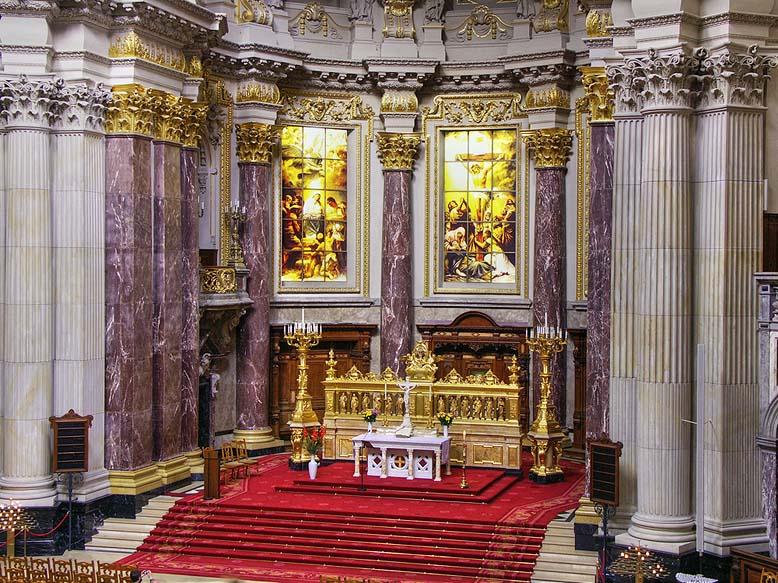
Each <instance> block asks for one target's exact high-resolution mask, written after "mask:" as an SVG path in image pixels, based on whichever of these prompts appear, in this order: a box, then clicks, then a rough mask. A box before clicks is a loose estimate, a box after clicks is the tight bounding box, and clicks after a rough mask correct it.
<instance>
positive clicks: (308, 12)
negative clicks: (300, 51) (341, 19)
mask: <svg viewBox="0 0 778 583" xmlns="http://www.w3.org/2000/svg"><path fill="white" fill-rule="evenodd" d="M289 33H290V34H291V35H292V36H305V35H306V33H308V34H313V35H317V36H322V37H324V38H342V35H341V34H340V32H339V31H338V25H337V23H336V22H335V21H334V20H333V19H332V17H331V16H330V15H329V14H328V13H327V11H326V10H324V8H322V7H321V4H319V3H318V2H317V0H312V1H311V2H308V4H306V5H305V7H304V8H303V9H302V10H301V11H300V12H299V13H298V14H297V16H295V17H294V18H293V19H292V20H291V21H290V22H289Z"/></svg>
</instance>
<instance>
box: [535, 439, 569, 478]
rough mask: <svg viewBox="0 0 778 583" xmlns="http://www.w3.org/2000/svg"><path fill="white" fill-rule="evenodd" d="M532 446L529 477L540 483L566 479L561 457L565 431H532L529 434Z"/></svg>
mask: <svg viewBox="0 0 778 583" xmlns="http://www.w3.org/2000/svg"><path fill="white" fill-rule="evenodd" d="M527 438H528V439H529V441H530V447H531V448H532V467H531V468H530V470H529V479H530V480H532V481H533V482H537V483H538V484H552V483H554V482H561V481H562V480H564V479H565V474H564V472H563V471H562V468H561V467H559V458H561V457H562V441H564V439H565V434H564V433H561V432H559V433H538V434H533V432H532V431H530V432H529V433H528V434H527Z"/></svg>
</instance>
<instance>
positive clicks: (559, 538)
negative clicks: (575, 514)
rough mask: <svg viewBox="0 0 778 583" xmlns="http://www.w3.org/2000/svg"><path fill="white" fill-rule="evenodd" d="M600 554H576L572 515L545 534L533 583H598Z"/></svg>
mask: <svg viewBox="0 0 778 583" xmlns="http://www.w3.org/2000/svg"><path fill="white" fill-rule="evenodd" d="M596 575H597V553H595V552H589V551H577V550H575V533H574V532H573V520H572V513H569V512H565V513H563V514H560V515H559V516H558V517H557V518H555V519H554V520H552V521H551V522H550V523H549V525H548V530H546V536H545V538H544V539H543V545H542V546H541V547H540V555H539V556H538V560H537V562H536V563H535V570H534V571H533V573H532V579H531V580H530V581H531V582H532V583H595V581H596Z"/></svg>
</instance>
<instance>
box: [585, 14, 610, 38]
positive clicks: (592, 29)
mask: <svg viewBox="0 0 778 583" xmlns="http://www.w3.org/2000/svg"><path fill="white" fill-rule="evenodd" d="M609 26H613V19H612V18H611V13H610V12H609V11H607V10H596V9H592V10H590V11H589V13H588V14H587V15H586V36H587V37H589V38H601V37H605V36H611V35H610V33H609V32H608V27H609Z"/></svg>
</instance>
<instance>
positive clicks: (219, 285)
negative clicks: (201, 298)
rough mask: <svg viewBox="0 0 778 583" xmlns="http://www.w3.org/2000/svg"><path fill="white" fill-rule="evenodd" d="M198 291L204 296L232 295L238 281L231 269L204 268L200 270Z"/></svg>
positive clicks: (236, 288)
mask: <svg viewBox="0 0 778 583" xmlns="http://www.w3.org/2000/svg"><path fill="white" fill-rule="evenodd" d="M200 290H201V291H202V292H203V293H204V294H232V293H235V292H237V291H238V281H237V278H236V276H235V270H234V269H233V268H232V267H204V268H203V269H201V270H200Z"/></svg>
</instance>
